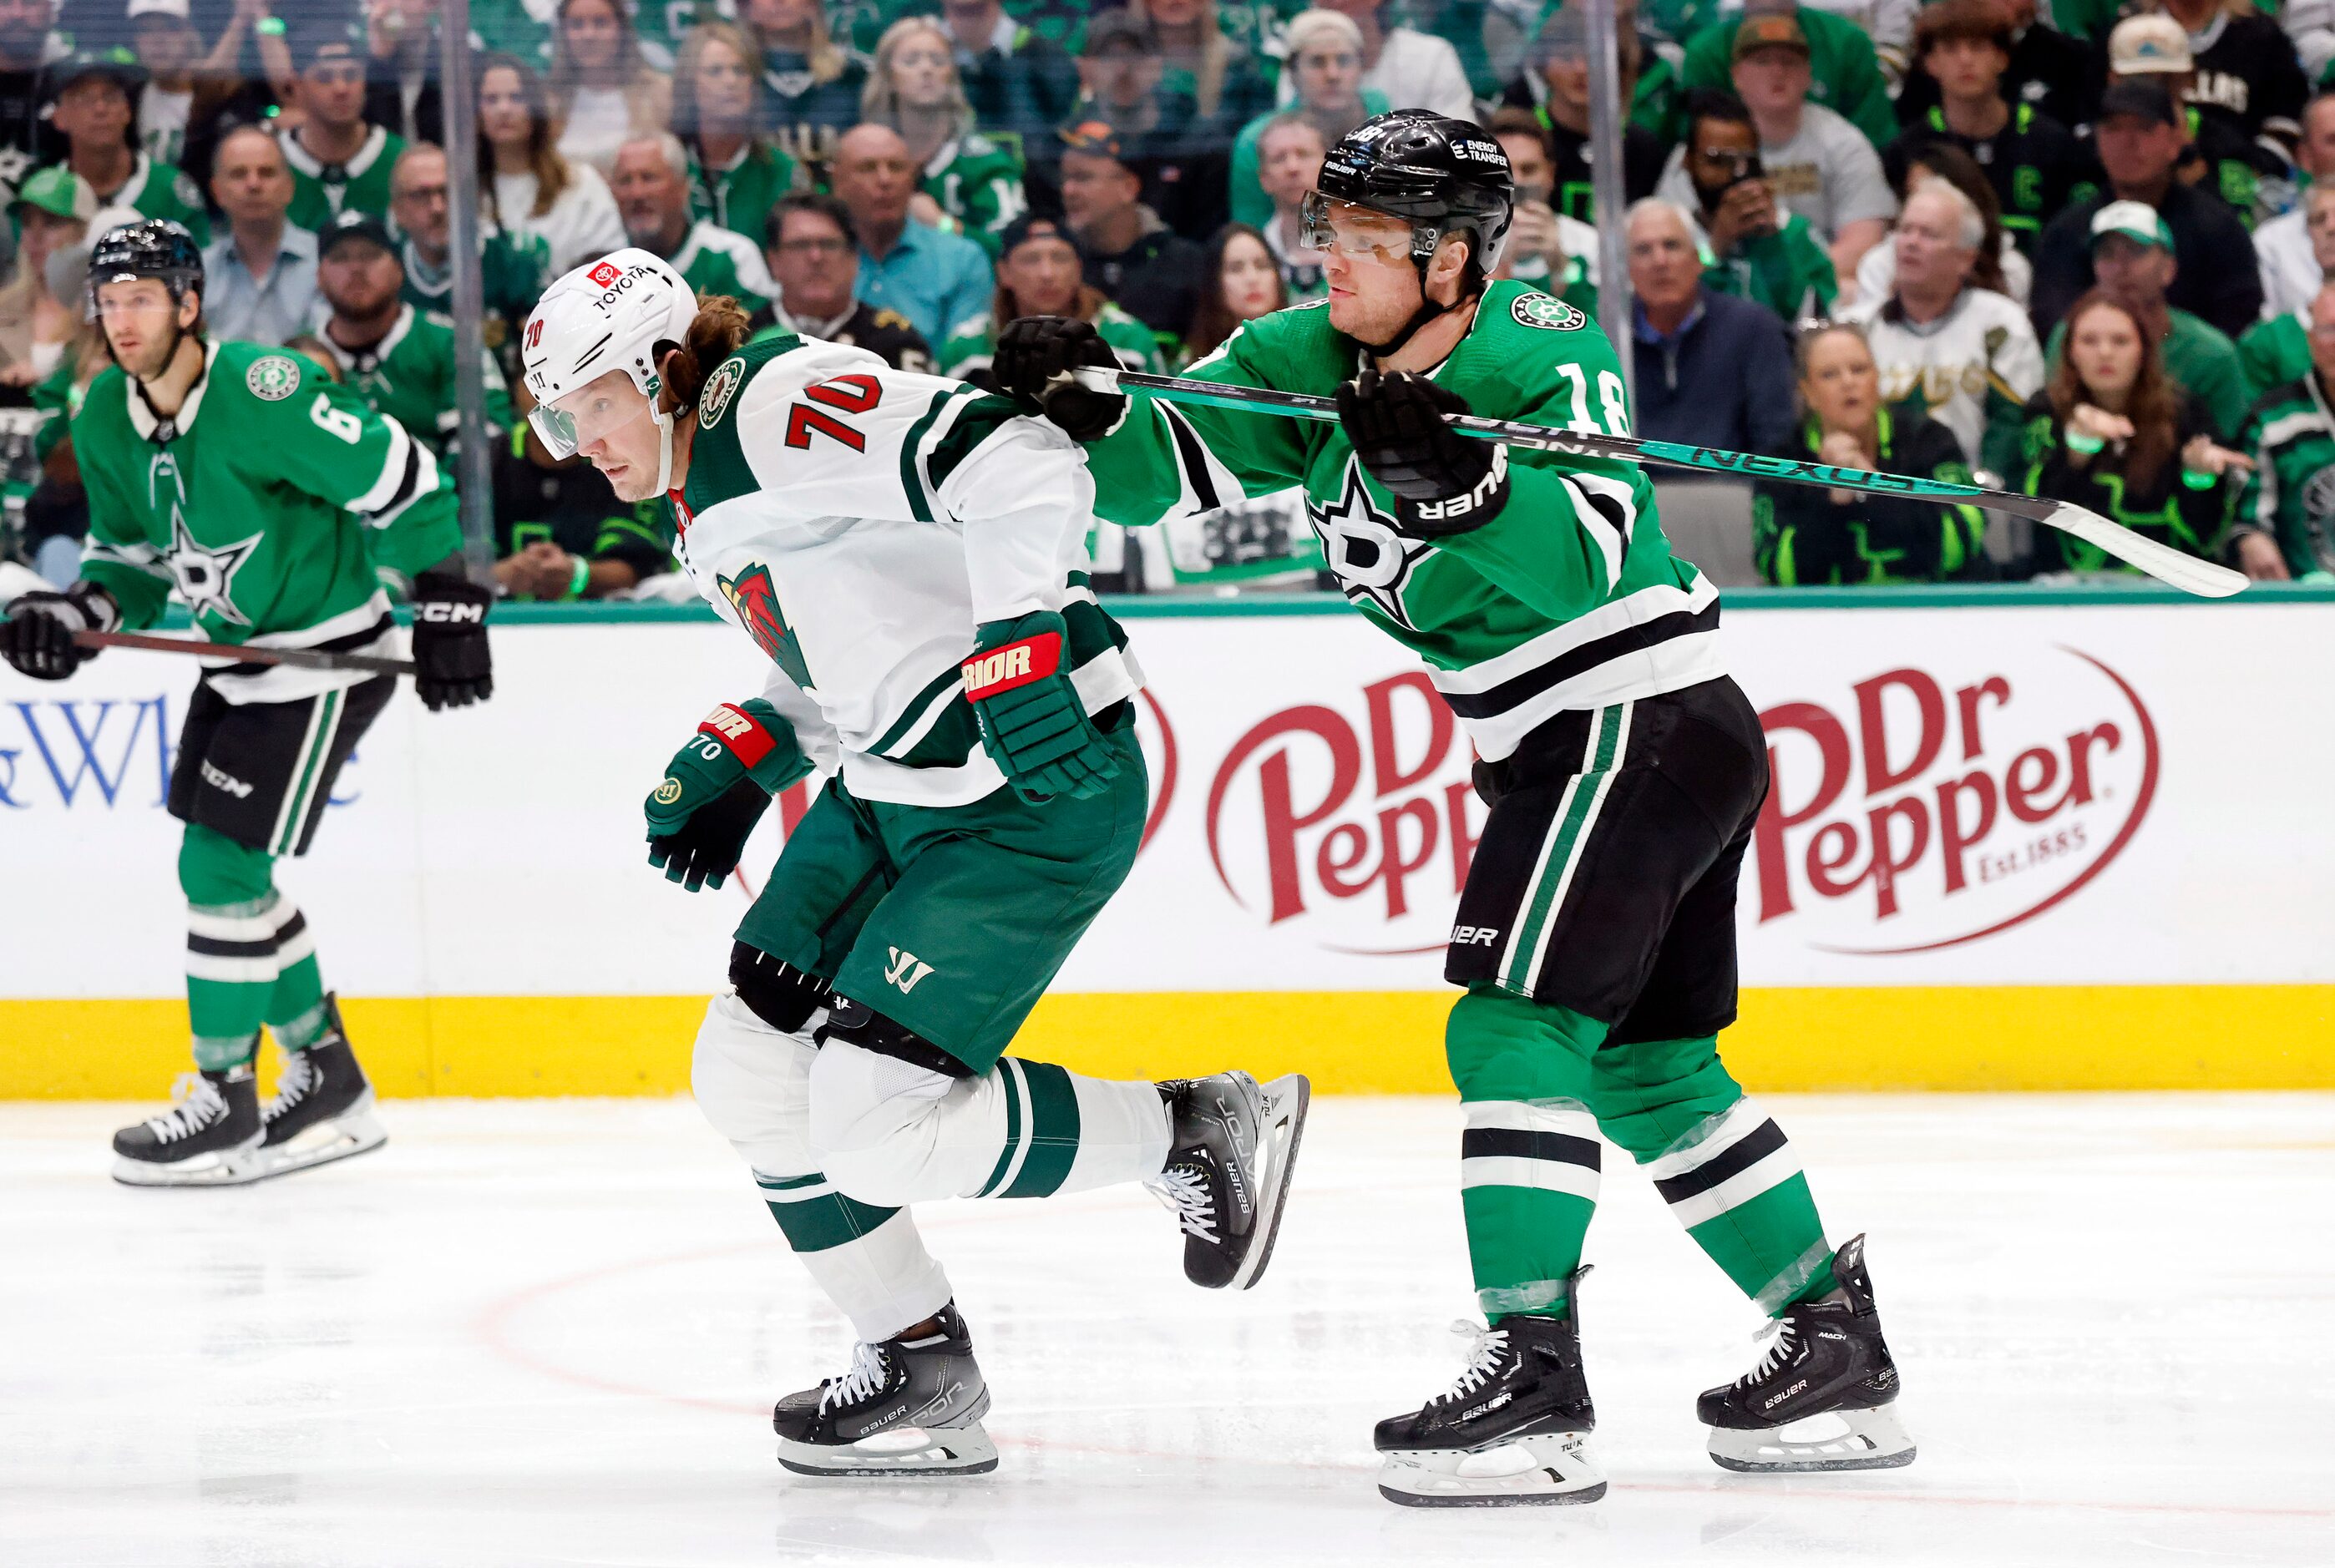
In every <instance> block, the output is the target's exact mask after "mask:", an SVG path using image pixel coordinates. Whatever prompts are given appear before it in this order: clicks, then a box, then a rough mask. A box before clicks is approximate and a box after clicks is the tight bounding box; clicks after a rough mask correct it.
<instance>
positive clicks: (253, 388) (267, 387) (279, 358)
mask: <svg viewBox="0 0 2335 1568" xmlns="http://www.w3.org/2000/svg"><path fill="white" fill-rule="evenodd" d="M243 384H244V385H245V387H247V389H249V391H250V392H251V395H252V396H254V397H256V398H257V399H258V400H259V401H260V402H270V403H280V402H283V401H284V400H285V399H286V398H288V397H290V396H291V395H292V394H293V393H294V392H298V391H299V390H300V367H299V366H298V365H296V364H295V363H292V360H291V357H290V356H289V355H287V354H280V353H272V354H269V355H268V356H267V357H266V359H256V360H253V361H252V362H251V368H250V369H249V370H247V371H246V372H244V373H243Z"/></svg>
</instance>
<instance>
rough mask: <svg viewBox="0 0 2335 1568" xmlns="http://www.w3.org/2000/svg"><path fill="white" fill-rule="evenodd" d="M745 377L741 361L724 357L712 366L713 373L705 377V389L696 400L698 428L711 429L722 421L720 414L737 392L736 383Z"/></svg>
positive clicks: (727, 407) (725, 409)
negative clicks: (720, 361)
mask: <svg viewBox="0 0 2335 1568" xmlns="http://www.w3.org/2000/svg"><path fill="white" fill-rule="evenodd" d="M745 379H746V367H745V364H744V363H743V362H742V361H739V360H734V359H725V360H723V361H722V363H720V364H718V365H716V366H714V367H713V374H712V376H710V377H708V378H707V380H706V382H705V391H704V392H703V393H702V394H701V395H700V396H699V398H698V400H697V422H698V425H699V426H700V428H702V429H706V430H711V429H712V427H713V426H715V425H717V424H719V423H721V422H722V414H723V413H724V412H726V411H728V409H729V407H730V399H731V396H732V393H734V392H737V390H738V383H739V382H741V381H744V380H745Z"/></svg>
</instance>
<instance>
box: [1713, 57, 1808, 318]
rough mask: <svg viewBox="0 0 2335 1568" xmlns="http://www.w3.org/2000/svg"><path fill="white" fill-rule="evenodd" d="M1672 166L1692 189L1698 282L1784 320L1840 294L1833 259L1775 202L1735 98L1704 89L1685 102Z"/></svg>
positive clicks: (1753, 133)
mask: <svg viewBox="0 0 2335 1568" xmlns="http://www.w3.org/2000/svg"><path fill="white" fill-rule="evenodd" d="M1679 165H1680V168H1681V169H1682V170H1683V171H1684V172H1685V174H1686V178H1687V183H1688V184H1689V185H1690V186H1691V188H1692V189H1693V192H1694V221H1695V225H1696V227H1697V228H1698V229H1699V230H1700V232H1699V233H1698V234H1697V235H1696V243H1697V245H1698V247H1700V250H1701V252H1702V257H1703V272H1702V281H1703V285H1704V286H1705V287H1707V288H1709V289H1710V290H1711V291H1712V292H1714V293H1717V294H1731V295H1736V296H1738V297H1739V298H1742V299H1749V300H1755V301H1757V302H1758V303H1759V304H1760V305H1766V306H1767V307H1768V309H1769V310H1772V311H1774V312H1775V313H1776V314H1777V315H1779V316H1782V317H1783V318H1784V319H1785V320H1786V321H1788V322H1790V321H1798V320H1801V319H1803V318H1805V317H1807V316H1820V315H1827V314H1828V313H1829V312H1830V311H1831V310H1832V305H1833V300H1834V299H1835V297H1836V296H1837V295H1838V294H1839V292H1840V281H1839V279H1838V277H1837V276H1836V275H1835V274H1834V272H1833V266H1832V258H1831V256H1828V255H1826V252H1825V247H1824V245H1823V243H1822V242H1821V241H1819V240H1818V239H1817V237H1816V233H1815V231H1814V230H1813V229H1811V228H1810V227H1808V220H1807V218H1802V217H1801V216H1800V215H1799V214H1798V213H1797V212H1793V211H1791V210H1789V209H1788V208H1785V207H1784V206H1783V205H1782V204H1781V203H1779V202H1778V200H1777V199H1776V193H1775V189H1774V187H1773V186H1772V185H1771V184H1770V182H1769V181H1768V178H1767V173H1766V170H1765V167H1764V166H1763V165H1762V163H1761V162H1760V157H1759V130H1758V128H1757V127H1756V126H1755V125H1754V124H1753V123H1752V120H1751V111H1749V109H1747V108H1745V107H1744V106H1743V101H1742V100H1741V99H1739V98H1737V97H1735V96H1734V95H1733V94H1731V93H1726V92H1696V93H1694V94H1692V95H1691V97H1690V98H1689V99H1688V101H1687V117H1686V143H1685V145H1684V146H1683V147H1682V148H1681V150H1680V155H1679Z"/></svg>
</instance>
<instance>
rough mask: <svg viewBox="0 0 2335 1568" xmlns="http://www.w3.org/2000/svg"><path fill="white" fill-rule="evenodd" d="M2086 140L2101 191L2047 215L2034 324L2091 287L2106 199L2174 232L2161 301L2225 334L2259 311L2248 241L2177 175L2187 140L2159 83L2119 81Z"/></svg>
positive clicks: (2233, 217) (2231, 219)
mask: <svg viewBox="0 0 2335 1568" xmlns="http://www.w3.org/2000/svg"><path fill="white" fill-rule="evenodd" d="M2092 140H2093V143H2094V145H2095V147H2096V148H2097V150H2098V153H2099V160H2100V166H2101V168H2102V169H2103V170H2104V171H2105V173H2106V175H2107V189H2105V190H2102V191H2101V192H2099V193H2098V195H2096V196H2093V197H2090V198H2087V199H2085V200H2082V201H2078V202H2076V203H2075V204H2073V205H2072V206H2070V207H2069V208H2068V210H2067V211H2065V212H2063V213H2061V214H2060V215H2059V217H2058V218H2054V219H2052V221H2051V222H2050V224H2049V225H2048V226H2047V227H2045V228H2044V230H2043V237H2042V239H2041V241H2040V242H2039V244H2038V245H2037V246H2036V248H2035V292H2034V295H2033V298H2032V300H2031V302H2030V303H2031V306H2032V309H2033V313H2034V316H2035V324H2036V326H2037V328H2038V329H2039V330H2040V331H2043V332H2046V333H2048V332H2049V330H2050V328H2051V327H2052V326H2053V324H2056V323H2057V322H2058V321H2059V318H2060V317H2061V316H2063V315H2066V314H2067V311H2068V307H2069V305H2073V304H2074V303H2075V302H2076V299H2077V297H2078V295H2082V294H2083V293H2084V292H2085V291H2086V290H2088V289H2089V288H2090V287H2091V286H2092V284H2093V282H2094V275H2093V271H2092V219H2093V218H2097V217H2098V215H2099V212H2100V209H2101V208H2104V207H2107V205H2108V204H2109V203H2111V202H2116V201H2136V202H2140V203H2142V204H2143V205H2145V206H2147V207H2151V208H2155V209H2156V215H2157V216H2158V217H2159V218H2163V219H2164V220H2165V227H2166V229H2167V230H2168V231H2169V232H2170V233H2171V234H2172V236H2173V253H2174V256H2175V262H2176V265H2177V276H2175V279H2174V281H2173V286H2172V287H2171V288H2170V289H2169V290H2168V291H2167V294H2166V297H2167V298H2168V299H2169V300H2170V301H2171V303H2173V304H2174V305H2179V306H2180V307H2181V308H2182V309H2183V310H2185V311H2187V312H2189V313H2190V314H2191V315H2196V316H2199V317H2202V318H2203V319H2204V321H2205V322H2206V323H2207V324H2209V325H2211V326H2213V327H2214V328H2215V329H2216V330H2218V331H2220V332H2221V333H2222V334H2224V335H2225V336H2228V335H2234V334H2238V333H2242V332H2243V331H2245V329H2246V327H2247V325H2248V324H2250V323H2252V322H2253V320H2254V318H2255V317H2256V316H2258V315H2261V313H2262V275H2261V273H2260V271H2259V270H2258V269H2257V268H2256V266H2255V265H2254V248H2253V240H2252V239H2250V238H2249V237H2247V235H2246V229H2245V225H2243V223H2241V222H2239V221H2238V216H2237V214H2236V213H2234V212H2233V211H2232V210H2231V209H2230V206H2229V204H2228V203H2227V202H2225V201H2224V200H2222V198H2219V197H2217V196H2212V195H2208V194H2207V193H2205V192H2204V191H2202V190H2200V189H2197V188H2196V187H2195V186H2192V185H2185V184H2183V183H2182V182H2181V180H2180V179H2178V178H2177V177H2176V174H2175V169H2176V168H2177V166H2178V165H2179V163H2180V161H2181V154H2182V150H2183V149H2184V148H2185V147H2186V146H2187V145H2188V138H2187V136H2186V135H2185V133H2184V131H2183V130H2182V124H2181V116H2180V114H2179V112H2178V111H2176V110H2175V108H2174V106H2173V100H2172V97H2171V95H2170V94H2168V93H2167V92H2165V89H2164V88H2163V87H2162V86H2160V85H2159V84H2157V83H2156V82H2116V83H2115V84H2113V85H2111V86H2110V87H2109V88H2108V89H2107V92H2104V93H2102V94H2101V95H2100V113H2099V118H2098V121H2095V122H2094V125H2093V132H2092Z"/></svg>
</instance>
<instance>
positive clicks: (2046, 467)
mask: <svg viewBox="0 0 2335 1568" xmlns="http://www.w3.org/2000/svg"><path fill="white" fill-rule="evenodd" d="M2027 414H2028V425H2027V441H2026V453H2027V461H2028V468H2027V482H2026V484H2025V485H2024V486H2023V487H2022V488H2023V489H2025V490H2026V491H2027V492H2028V494H2030V495H2034V496H2041V497H2043V498H2046V499H2048V500H2055V501H2073V502H2075V503H2076V504H2077V505H2078V506H2081V507H2088V508H2091V509H2092V510H2093V511H2096V512H2098V513H2099V514H2100V515H2101V516H2102V517H2105V518H2114V519H2115V520H2116V521H2117V522H2119V523H2122V524H2123V525H2124V526H2125V527H2126V528H2131V529H2134V530H2135V531H2136V532H2139V533H2143V534H2146V535H2147V536H2149V537H2151V538H2156V539H2162V540H2164V541H2165V543H2166V544H2169V545H2171V546H2173V547H2175V549H2178V550H2182V551H2184V552H2185V553H2187V554H2189V555H2193V556H2202V557H2207V558H2209V559H2211V558H2214V557H2218V556H2219V555H2220V554H2221V552H2222V549H2223V547H2224V543H2225V539H2226V536H2227V534H2228V531H2229V526H2230V513H2231V508H2233V506H2235V505H2236V503H2237V494H2238V489H2239V488H2240V486H2241V484H2242V483H2243V479H2244V478H2245V472H2246V470H2247V469H2251V468H2252V467H2253V463H2252V462H2251V461H2250V460H2248V459H2246V458H2244V457H2243V456H2241V455H2240V454H2239V453H2237V452H2233V451H2232V450H2229V449H2228V448H2226V447H2223V446H2219V445H2217V444H2215V442H2214V439H2213V437H2212V435H2211V434H2209V433H2208V431H2207V430H2206V421H2205V417H2204V411H2203V410H2202V409H2201V408H2198V407H2197V406H2196V405H2195V404H2193V403H2192V402H2190V401H2189V400H2188V399H2187V398H2185V397H2183V396H2182V395H2181V389H2180V388H2179V387H2177V386H2175V384H2174V383H2173V381H2172V379H2171V378H2170V377H2169V376H2167V375H2166V374H2165V361H2164V359H2163V357H2162V354H2161V353H2160V351H2159V349H2158V347H2157V344H2156V336H2155V334H2151V333H2148V332H2146V331H2144V330H2142V327H2141V324H2140V320H2139V317H2138V315H2136V313H2135V311H2134V310H2133V308H2132V307H2131V306H2130V305H2127V303H2126V302H2125V301H2123V300H2121V299H2119V298H2117V296H2116V295H2113V294H2111V293H2109V292H2108V291H2107V290H2105V289H2097V288H2096V289H2094V290H2092V291H2091V292H2090V293H2089V294H2087V295H2084V297H2083V298H2081V299H2079V300H2078V301H2077V302H2076V305H2075V308H2074V309H2072V310H2070V311H2069V313H2068V339H2067V348H2066V352H2065V353H2062V354H2061V355H2060V356H2059V370H2058V371H2057V372H2055V373H2053V375H2052V377H2051V379H2050V380H2049V382H2045V383H2044V387H2043V390H2042V391H2041V392H2038V393H2036V394H2035V396H2034V397H2033V398H2032V399H2030V401H2029V402H2028V404H2027ZM2038 532H2039V536H2040V537H2038V538H2037V540H2036V541H2035V560H2034V566H2035V569H2036V570H2037V571H2039V572H2097V571H2103V570H2107V571H2116V570H2123V571H2129V570H2131V569H2132V568H2130V567H2128V566H2124V565H2123V563H2121V562H2118V561H2116V560H2112V559H2110V558H2109V557H2107V556H2106V555H2104V554H2103V553H2102V552H2100V551H2099V550H2098V549H2096V548H2094V547H2092V546H2090V545H2088V544H2086V543H2084V541H2083V540H2081V539H2078V538H2077V537H2074V536H2072V535H2069V534H2063V533H2061V532H2059V530H2058V529H2057V528H2045V529H2039V530H2038Z"/></svg>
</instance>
